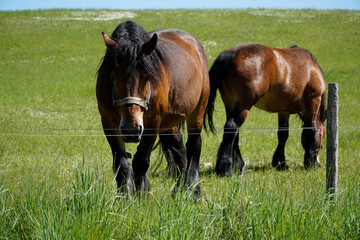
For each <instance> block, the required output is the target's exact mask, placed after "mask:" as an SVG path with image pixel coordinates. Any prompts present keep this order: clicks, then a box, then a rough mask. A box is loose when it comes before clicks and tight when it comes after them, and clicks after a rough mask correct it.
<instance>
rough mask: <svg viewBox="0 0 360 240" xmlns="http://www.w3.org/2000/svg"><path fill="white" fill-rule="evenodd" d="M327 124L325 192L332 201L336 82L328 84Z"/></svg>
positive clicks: (335, 169) (335, 166) (334, 188)
mask: <svg viewBox="0 0 360 240" xmlns="http://www.w3.org/2000/svg"><path fill="white" fill-rule="evenodd" d="M328 87H329V88H328V104H327V124H326V135H327V141H326V192H327V194H329V196H330V200H331V201H332V202H334V203H335V202H336V200H337V196H336V192H337V181H338V140H339V138H338V111H339V105H338V104H339V94H338V84H337V83H329V84H328Z"/></svg>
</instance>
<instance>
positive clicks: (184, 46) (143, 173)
mask: <svg viewBox="0 0 360 240" xmlns="http://www.w3.org/2000/svg"><path fill="white" fill-rule="evenodd" d="M102 34H103V37H104V41H105V45H106V47H107V51H106V54H105V57H104V58H103V60H102V64H101V66H100V68H99V70H98V78H97V85H96V96H97V101H98V108H99V112H100V115H101V122H102V126H103V129H104V133H105V136H106V138H107V141H108V142H109V144H110V147H111V150H112V155H113V170H114V172H115V174H116V182H117V187H118V190H119V191H120V192H123V193H126V192H127V191H128V190H129V189H128V187H127V185H128V184H129V183H131V182H132V181H133V183H135V189H136V190H137V191H138V190H148V189H149V179H148V174H147V171H148V169H149V165H150V153H151V151H152V148H153V145H154V142H155V140H156V138H157V135H159V139H160V142H161V144H162V149H163V151H164V152H165V156H166V158H167V160H168V162H169V163H173V164H174V166H175V169H176V173H177V177H178V180H177V186H179V185H180V184H182V183H184V182H186V177H185V176H187V182H188V184H189V185H190V186H191V187H192V188H193V189H194V197H198V196H199V194H200V183H199V180H200V179H199V158H200V153H201V135H200V133H201V130H202V125H203V117H204V114H205V110H206V106H207V102H208V98H209V94H210V85H209V75H208V66H207V58H206V55H205V51H204V49H203V47H202V45H201V44H200V42H199V41H198V40H197V39H196V38H195V37H194V36H192V35H191V34H189V33H187V32H185V31H182V30H178V29H169V30H156V31H152V32H146V31H145V30H144V29H143V28H142V27H140V26H139V25H138V24H136V23H134V22H131V21H127V22H124V23H121V24H120V25H119V26H118V27H117V28H116V29H115V30H114V32H113V34H112V36H111V37H108V36H107V35H106V34H105V33H102ZM184 121H186V124H187V125H186V126H187V131H188V141H187V143H186V149H185V147H184V144H183V140H182V135H181V133H180V131H179V128H178V127H177V126H179V125H180V124H181V123H183V122H184ZM138 142H139V144H138V147H137V152H136V153H135V155H134V158H133V160H132V168H131V166H130V163H129V161H128V158H131V154H129V153H127V152H126V150H125V143H138ZM186 174H187V175H186Z"/></svg>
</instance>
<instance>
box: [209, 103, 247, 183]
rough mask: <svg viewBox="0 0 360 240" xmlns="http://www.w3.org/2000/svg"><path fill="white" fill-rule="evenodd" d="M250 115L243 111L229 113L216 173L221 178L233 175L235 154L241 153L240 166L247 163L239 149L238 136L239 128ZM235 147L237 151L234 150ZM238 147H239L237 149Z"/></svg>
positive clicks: (218, 155)
mask: <svg viewBox="0 0 360 240" xmlns="http://www.w3.org/2000/svg"><path fill="white" fill-rule="evenodd" d="M248 113H249V110H247V109H243V110H240V111H237V110H234V111H233V112H232V113H229V112H228V111H227V114H226V117H227V120H226V123H225V125H224V135H223V140H222V142H221V144H220V147H219V150H218V154H217V160H216V166H215V171H216V173H217V174H219V175H221V176H229V175H231V169H232V166H233V154H234V153H236V152H238V153H239V156H240V157H239V158H237V160H239V162H238V165H239V166H242V168H244V167H245V162H244V160H243V159H242V158H241V154H240V149H239V148H238V137H237V136H238V134H239V127H240V126H241V125H242V124H243V123H244V122H245V120H246V117H247V115H248ZM234 145H235V150H234ZM236 146H237V147H236Z"/></svg>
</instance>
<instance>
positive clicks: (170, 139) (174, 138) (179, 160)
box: [159, 127, 186, 191]
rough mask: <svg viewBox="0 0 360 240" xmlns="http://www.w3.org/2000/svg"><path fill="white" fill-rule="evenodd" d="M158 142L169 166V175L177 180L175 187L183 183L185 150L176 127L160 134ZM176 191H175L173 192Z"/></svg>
mask: <svg viewBox="0 0 360 240" xmlns="http://www.w3.org/2000/svg"><path fill="white" fill-rule="evenodd" d="M159 137H160V142H161V145H162V148H163V152H164V153H165V157H166V159H167V162H168V165H169V168H170V169H169V173H170V174H172V175H174V177H175V178H176V179H177V187H179V185H181V184H183V183H184V182H185V180H184V175H185V170H186V150H185V147H184V144H183V140H182V135H181V133H180V131H179V129H178V128H177V127H174V128H173V129H171V130H170V131H166V132H164V134H163V135H162V134H160V135H159ZM175 191H176V190H175Z"/></svg>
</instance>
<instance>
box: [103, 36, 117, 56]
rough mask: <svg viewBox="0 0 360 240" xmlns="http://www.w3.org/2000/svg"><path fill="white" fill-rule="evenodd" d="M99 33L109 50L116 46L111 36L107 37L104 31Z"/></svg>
mask: <svg viewBox="0 0 360 240" xmlns="http://www.w3.org/2000/svg"><path fill="white" fill-rule="evenodd" d="M101 34H102V35H103V37H104V41H105V45H106V47H107V48H108V49H109V50H110V51H111V50H113V49H114V48H116V47H117V44H116V42H114V40H112V39H111V38H109V36H108V35H106V33H104V32H102V33H101Z"/></svg>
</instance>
